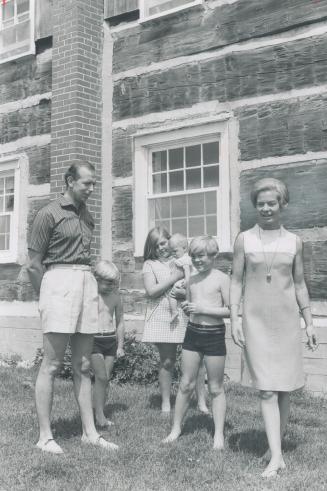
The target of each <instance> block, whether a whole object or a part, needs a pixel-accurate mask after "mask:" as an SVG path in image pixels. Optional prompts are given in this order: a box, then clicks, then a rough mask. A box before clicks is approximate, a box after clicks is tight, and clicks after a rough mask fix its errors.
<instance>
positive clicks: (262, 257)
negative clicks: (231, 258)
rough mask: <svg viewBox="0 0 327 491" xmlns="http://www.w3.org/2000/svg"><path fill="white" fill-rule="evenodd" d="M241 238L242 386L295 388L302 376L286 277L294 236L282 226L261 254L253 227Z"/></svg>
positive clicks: (290, 266)
mask: <svg viewBox="0 0 327 491" xmlns="http://www.w3.org/2000/svg"><path fill="white" fill-rule="evenodd" d="M265 233H266V232H265ZM243 237H244V252H245V264H246V269H245V284H244V303H243V330H244V336H245V349H244V357H245V366H244V368H245V370H244V372H243V382H244V383H245V384H246V385H248V382H250V384H251V385H252V386H254V387H255V388H257V389H259V390H267V391H281V392H282V391H286V392H288V391H292V390H295V389H299V388H300V387H302V386H303V385H304V374H303V361H302V344H301V339H302V331H301V328H300V316H299V307H298V305H297V302H296V297H295V288H294V281H293V274H292V271H293V264H294V259H295V255H296V235H294V234H292V233H291V232H288V231H287V230H285V229H284V228H283V227H282V228H281V235H280V236H279V237H277V238H275V239H272V240H271V242H269V244H265V246H264V252H263V245H262V242H261V240H260V235H259V226H258V225H255V226H254V227H253V228H252V229H250V230H247V231H246V232H244V233H243ZM266 262H267V264H268V269H269V267H270V265H271V263H272V266H271V271H270V274H271V279H270V278H269V275H268V280H267V266H266ZM247 371H248V372H247ZM248 376H249V378H250V380H247V377H248Z"/></svg>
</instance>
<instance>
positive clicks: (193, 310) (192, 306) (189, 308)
mask: <svg viewBox="0 0 327 491" xmlns="http://www.w3.org/2000/svg"><path fill="white" fill-rule="evenodd" d="M181 307H182V309H183V312H184V314H186V315H190V314H201V313H202V311H201V307H200V306H199V305H198V304H196V303H192V302H187V301H186V302H183V303H182V304H181Z"/></svg>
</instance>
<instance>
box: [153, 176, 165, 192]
mask: <svg viewBox="0 0 327 491" xmlns="http://www.w3.org/2000/svg"><path fill="white" fill-rule="evenodd" d="M152 181H153V194H158V193H166V192H167V174H154V175H153V176H152Z"/></svg>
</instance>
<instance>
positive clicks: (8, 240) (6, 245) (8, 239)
mask: <svg viewBox="0 0 327 491" xmlns="http://www.w3.org/2000/svg"><path fill="white" fill-rule="evenodd" d="M5 239H6V241H5V248H6V250H8V249H9V248H10V234H7V235H6V236H5Z"/></svg>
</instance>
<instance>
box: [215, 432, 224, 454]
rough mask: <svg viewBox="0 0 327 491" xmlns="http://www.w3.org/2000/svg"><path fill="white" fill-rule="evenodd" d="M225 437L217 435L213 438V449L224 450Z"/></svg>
mask: <svg viewBox="0 0 327 491" xmlns="http://www.w3.org/2000/svg"><path fill="white" fill-rule="evenodd" d="M224 444H225V441H224V437H223V436H222V435H215V436H214V439H213V449H214V450H218V451H222V450H224Z"/></svg>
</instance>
